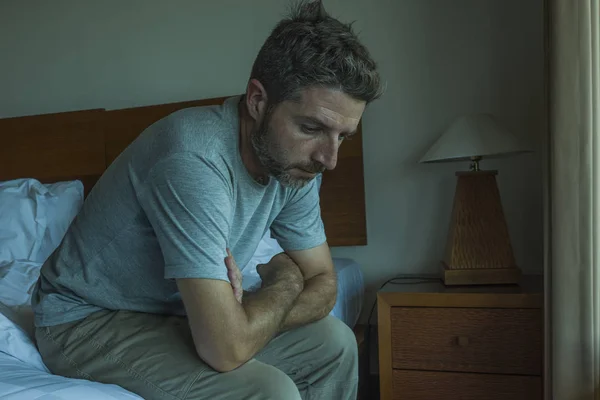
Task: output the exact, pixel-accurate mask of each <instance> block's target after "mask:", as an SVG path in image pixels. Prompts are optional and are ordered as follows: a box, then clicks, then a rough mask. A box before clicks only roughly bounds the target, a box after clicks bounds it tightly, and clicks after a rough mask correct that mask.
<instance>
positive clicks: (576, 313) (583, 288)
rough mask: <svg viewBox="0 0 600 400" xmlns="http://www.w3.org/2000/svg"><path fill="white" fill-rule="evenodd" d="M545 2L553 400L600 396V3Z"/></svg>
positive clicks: (549, 383) (549, 389)
mask: <svg viewBox="0 0 600 400" xmlns="http://www.w3.org/2000/svg"><path fill="white" fill-rule="evenodd" d="M546 6H548V8H547V12H548V13H547V17H549V18H548V26H547V28H548V30H547V34H548V37H547V39H548V42H547V45H548V47H547V51H548V53H547V55H548V63H549V64H548V67H549V68H548V72H549V74H548V81H547V83H548V89H549V92H548V94H549V96H548V99H549V100H548V101H549V103H548V112H549V118H548V123H549V126H548V128H549V129H548V131H549V140H548V143H547V147H546V149H547V154H546V155H547V157H546V160H547V168H546V171H547V175H546V203H545V204H546V211H547V213H546V240H545V243H546V263H545V275H546V323H547V325H546V327H547V330H546V334H547V336H546V357H547V358H546V365H547V370H546V398H547V399H556V400H583V399H600V110H599V107H600V103H599V101H600V45H599V43H600V32H599V20H600V14H599V12H600V10H599V0H548V1H547V3H546Z"/></svg>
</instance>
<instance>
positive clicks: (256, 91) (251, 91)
mask: <svg viewBox="0 0 600 400" xmlns="http://www.w3.org/2000/svg"><path fill="white" fill-rule="evenodd" d="M267 104H268V99H267V91H266V90H265V88H264V86H263V85H262V83H260V82H259V81H258V80H257V79H250V81H249V82H248V87H247V88H246V108H247V109H248V113H249V114H250V116H251V117H252V118H253V119H254V120H255V121H256V122H260V121H262V119H263V117H264V115H265V112H266V111H267Z"/></svg>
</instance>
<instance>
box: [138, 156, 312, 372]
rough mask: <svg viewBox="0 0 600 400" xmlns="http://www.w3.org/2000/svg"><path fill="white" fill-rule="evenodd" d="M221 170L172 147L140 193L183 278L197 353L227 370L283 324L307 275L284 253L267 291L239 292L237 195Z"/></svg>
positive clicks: (173, 271)
mask: <svg viewBox="0 0 600 400" xmlns="http://www.w3.org/2000/svg"><path fill="white" fill-rule="evenodd" d="M222 170H225V168H224V167H223V166H220V165H216V164H215V162H214V161H212V160H210V159H206V158H201V157H197V156H195V155H188V154H177V155H173V156H171V157H169V158H167V159H164V160H162V161H159V162H157V163H156V164H155V166H154V167H153V168H152V169H151V170H150V171H149V172H148V176H147V177H146V178H145V179H144V178H143V177H142V179H144V180H143V182H144V183H143V187H142V188H140V189H139V191H138V193H137V195H138V198H139V200H140V204H141V206H142V208H143V209H144V212H145V214H146V216H147V217H148V220H149V221H150V223H151V225H152V228H153V231H154V233H155V235H156V238H157V240H158V243H159V245H160V248H161V252H162V255H163V258H164V263H165V268H164V278H165V279H173V280H175V281H176V282H177V285H178V288H179V290H180V293H181V296H182V300H183V304H184V306H185V309H186V312H187V315H188V320H189V323H190V329H191V333H192V337H193V339H194V343H195V346H196V349H197V353H198V355H199V356H200V357H201V358H202V359H203V360H204V361H205V362H206V363H207V364H208V365H210V366H211V367H213V368H214V369H216V370H218V371H228V370H231V369H234V368H236V367H237V366H239V365H241V364H243V363H244V362H246V361H247V360H248V359H249V358H251V357H252V356H253V355H254V353H255V352H256V351H257V350H258V349H260V348H262V346H263V345H264V344H265V343H266V342H267V341H268V340H269V339H270V338H271V337H272V336H273V335H274V334H276V333H277V332H278V330H279V329H280V326H281V324H282V321H283V319H284V318H285V315H286V314H287V313H288V312H289V310H290V309H291V307H292V305H293V303H294V301H295V300H296V298H297V297H298V295H299V293H300V292H301V291H302V288H303V280H302V274H301V273H300V270H299V269H298V267H297V266H296V265H295V264H294V263H293V262H292V261H291V260H290V259H289V257H278V258H277V260H275V262H274V263H272V264H273V265H274V266H277V269H276V270H277V273H272V274H270V275H266V278H267V279H264V282H265V290H264V293H261V294H260V295H258V296H257V297H255V298H254V299H253V300H252V301H249V302H248V303H247V304H244V305H240V303H239V302H238V301H237V300H236V296H235V294H234V292H233V291H232V290H231V284H230V282H229V279H228V271H227V268H226V265H224V264H223V260H224V256H225V254H224V253H225V250H226V248H227V238H228V237H229V229H230V220H231V210H232V205H231V201H232V196H231V188H230V185H231V183H230V182H229V181H228V180H227V179H228V178H227V176H224V175H223V174H222V173H221V171H222ZM226 262H227V261H226ZM270 264H271V263H270Z"/></svg>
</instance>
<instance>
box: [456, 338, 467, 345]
mask: <svg viewBox="0 0 600 400" xmlns="http://www.w3.org/2000/svg"><path fill="white" fill-rule="evenodd" d="M456 344H458V345H459V346H460V347H467V346H468V345H469V338H468V337H467V336H457V337H456Z"/></svg>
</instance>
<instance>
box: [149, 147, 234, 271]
mask: <svg viewBox="0 0 600 400" xmlns="http://www.w3.org/2000/svg"><path fill="white" fill-rule="evenodd" d="M231 193H232V191H231V184H230V183H228V182H227V179H225V176H224V175H223V174H222V173H221V172H220V170H219V168H217V166H216V165H214V163H212V162H211V161H209V160H206V159H203V158H202V157H199V156H196V155H192V154H186V155H177V156H171V157H170V158H168V159H165V160H162V161H160V162H159V163H157V164H156V165H155V166H154V167H153V168H152V170H151V171H150V172H149V174H148V177H147V179H146V181H145V182H144V185H143V193H142V195H141V196H140V202H141V206H142V208H143V210H144V212H145V213H146V216H147V217H148V220H149V221H150V224H151V225H152V228H153V229H154V232H155V234H156V237H157V239H158V243H159V245H160V249H161V251H162V254H163V257H164V262H165V269H164V277H165V278H166V279H175V278H209V279H221V280H227V281H228V278H227V269H226V267H225V263H224V258H225V256H226V247H227V239H228V237H229V229H230V221H231V215H232V213H231V210H232V195H231Z"/></svg>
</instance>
